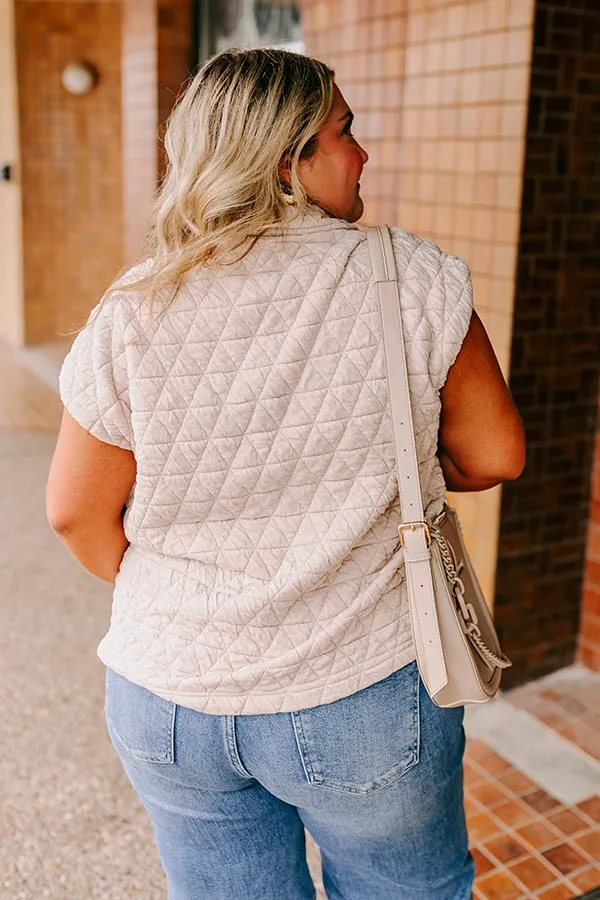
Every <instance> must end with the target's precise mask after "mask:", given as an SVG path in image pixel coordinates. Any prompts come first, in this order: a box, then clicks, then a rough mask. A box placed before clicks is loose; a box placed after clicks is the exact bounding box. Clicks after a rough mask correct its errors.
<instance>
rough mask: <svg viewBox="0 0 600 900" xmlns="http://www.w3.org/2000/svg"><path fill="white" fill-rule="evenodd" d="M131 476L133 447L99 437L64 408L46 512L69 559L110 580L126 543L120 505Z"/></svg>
mask: <svg viewBox="0 0 600 900" xmlns="http://www.w3.org/2000/svg"><path fill="white" fill-rule="evenodd" d="M135 476H136V464H135V459H134V456H133V453H131V452H130V451H129V450H122V449H121V448H120V447H114V446H113V445H112V444H105V443H104V442H103V441H99V440H98V439H97V438H95V437H94V436H93V435H91V434H90V433H89V432H87V431H86V430H85V429H84V428H82V427H81V425H79V423H78V422H76V421H75V419H73V418H72V416H70V415H69V413H68V412H66V411H65V413H64V414H63V420H62V424H61V428H60V433H59V435H58V443H57V445H56V450H55V452H54V458H53V460H52V465H51V467H50V474H49V476H48V485H47V488H46V513H47V516H48V521H49V523H50V525H51V527H52V528H53V529H54V531H55V532H56V533H57V535H58V537H59V538H60V539H61V541H62V542H63V544H65V545H66V546H67V547H68V548H69V550H70V551H71V553H72V554H73V556H74V557H75V559H77V560H78V562H80V563H81V565H82V566H84V568H86V569H87V570H88V572H91V573H92V574H93V575H97V576H98V578H103V579H104V580H105V581H110V582H113V581H114V580H115V577H116V575H117V572H118V570H119V566H120V564H121V560H122V559H123V554H124V553H125V550H126V549H127V543H128V542H127V538H126V537H125V532H124V531H123V520H122V511H123V507H124V505H125V501H126V500H127V497H128V496H129V492H130V490H131V488H132V486H133V483H134V481H135Z"/></svg>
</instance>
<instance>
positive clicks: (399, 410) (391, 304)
mask: <svg viewBox="0 0 600 900" xmlns="http://www.w3.org/2000/svg"><path fill="white" fill-rule="evenodd" d="M367 240H368V242H369V251H370V253H371V265H372V268H373V278H374V280H375V282H376V283H377V287H378V289H379V301H380V308H381V319H382V326H383V338H384V343H385V356H386V365H387V373H388V386H389V393H390V404H391V408H392V422H393V426H394V441H395V444H396V461H397V468H398V488H399V491H400V503H401V506H402V520H403V523H404V524H405V525H406V526H409V525H410V524H411V523H415V525H416V524H420V523H421V522H423V521H424V517H423V500H422V497H421V482H420V480H419V467H418V463H417V449H416V446H415V431H414V426H413V417H412V409H411V405H410V393H409V387H408V369H407V366H406V349H405V346H404V330H403V327H402V315H401V311H400V294H399V291H398V274H397V269H396V259H395V257H394V248H393V246H392V239H391V237H390V231H389V228H387V226H383V225H380V226H378V227H377V228H369V230H368V231H367Z"/></svg>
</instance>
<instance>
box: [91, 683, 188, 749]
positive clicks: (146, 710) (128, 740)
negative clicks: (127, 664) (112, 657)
mask: <svg viewBox="0 0 600 900" xmlns="http://www.w3.org/2000/svg"><path fill="white" fill-rule="evenodd" d="M176 709H177V706H176V704H175V703H171V702H170V701H169V700H163V699H162V697H157V695H156V694H153V693H152V692H151V691H147V690H146V688H143V687H140V686H139V685H137V684H133V683H132V682H131V681H128V680H127V678H123V676H122V675H117V673H116V672H113V670H112V669H107V670H106V725H107V728H108V733H109V735H110V739H111V740H112V742H113V744H114V745H115V749H116V750H117V751H118V752H119V753H122V752H123V751H124V752H125V753H126V754H127V755H128V756H130V757H131V758H132V759H137V760H139V761H141V762H151V763H159V764H161V763H162V764H163V765H164V764H171V763H173V762H174V758H175V752H174V743H175V712H176Z"/></svg>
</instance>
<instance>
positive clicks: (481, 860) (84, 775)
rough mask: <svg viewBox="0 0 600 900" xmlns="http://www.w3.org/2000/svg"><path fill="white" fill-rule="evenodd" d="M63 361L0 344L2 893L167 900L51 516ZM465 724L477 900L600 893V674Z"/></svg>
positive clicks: (105, 607) (94, 603) (101, 602)
mask: <svg viewBox="0 0 600 900" xmlns="http://www.w3.org/2000/svg"><path fill="white" fill-rule="evenodd" d="M56 365H57V356H56V354H55V353H54V355H52V354H48V353H44V352H40V351H25V352H21V353H19V354H15V353H13V352H12V351H9V350H8V349H6V348H5V349H4V350H2V349H1V348H0V510H1V514H0V570H1V571H2V580H1V582H0V712H1V719H0V720H1V721H2V723H3V735H2V737H3V741H2V743H3V747H4V753H3V754H1V755H0V786H1V787H2V803H1V805H0V900H38V898H51V900H125V898H129V897H132V898H139V900H159V898H160V900H164V898H165V888H164V878H163V875H162V872H161V870H160V866H159V863H158V859H157V855H156V851H155V849H154V844H153V841H152V835H151V829H150V827H149V825H148V822H147V820H146V817H145V814H144V812H143V810H142V809H141V807H140V805H139V803H138V801H137V799H136V798H135V796H134V794H133V793H132V791H131V789H130V788H129V785H128V783H127V781H126V779H125V777H124V775H123V774H122V771H121V768H120V765H119V763H118V761H117V759H116V757H115V754H114V752H113V750H112V747H111V746H110V743H109V741H108V739H107V737H106V733H105V729H104V722H103V712H102V706H103V697H102V692H103V669H102V666H101V665H100V663H99V662H98V661H97V660H96V655H95V649H96V645H97V643H98V641H99V639H100V637H101V636H102V634H103V633H104V630H105V628H106V625H107V622H108V617H109V611H110V589H109V587H108V586H107V585H104V584H103V583H101V582H99V581H97V580H96V579H94V578H92V577H91V576H88V575H87V574H86V573H85V572H84V571H83V570H82V569H80V568H79V566H78V565H77V564H76V563H75V562H73V560H71V559H70V558H69V556H68V554H67V553H66V552H65V551H63V550H62V548H61V547H60V546H59V544H58V543H57V541H56V538H55V537H54V536H53V535H52V534H51V533H50V531H49V529H48V527H47V525H46V522H45V516H44V501H43V498H44V485H45V480H46V473H47V470H48V465H49V461H50V457H51V453H52V449H53V445H54V439H55V438H54V436H55V433H56V429H57V427H58V422H59V418H60V405H59V403H58V401H57V398H56V394H55V391H54V384H55V374H56ZM467 730H468V734H469V735H470V738H469V742H468V755H467V761H466V766H465V772H466V783H467V811H468V817H469V825H470V833H471V842H472V847H473V851H474V855H475V857H476V860H477V866H478V880H477V884H476V889H475V895H474V896H475V898H476V900H515V898H538V900H568V898H572V897H575V896H578V895H579V894H581V893H583V892H584V891H587V890H590V889H591V888H593V887H596V886H598V885H600V865H599V864H598V860H600V762H599V760H598V756H600V751H598V753H596V752H595V749H597V748H599V747H600V741H599V740H597V738H598V737H599V736H600V679H599V678H598V676H594V675H592V674H591V673H588V672H586V671H584V670H580V669H577V668H573V669H569V670H564V671H563V672H562V673H558V674H557V675H555V676H552V677H551V678H550V679H548V680H544V681H542V682H538V683H536V684H535V685H528V686H526V687H525V688H520V689H518V690H517V691H515V692H512V693H510V694H508V695H505V696H504V697H502V698H500V700H498V701H494V703H493V704H488V705H487V706H485V707H483V708H476V709H471V710H469V713H468V717H467ZM310 859H311V863H312V864H313V866H314V865H315V863H316V861H317V855H316V853H315V852H314V850H313V851H311V854H310ZM322 896H323V895H322V894H320V897H322ZM248 900H260V898H248ZM281 900H286V898H283V897H282V898H281ZM365 900H369V898H365ZM432 900H434V898H432Z"/></svg>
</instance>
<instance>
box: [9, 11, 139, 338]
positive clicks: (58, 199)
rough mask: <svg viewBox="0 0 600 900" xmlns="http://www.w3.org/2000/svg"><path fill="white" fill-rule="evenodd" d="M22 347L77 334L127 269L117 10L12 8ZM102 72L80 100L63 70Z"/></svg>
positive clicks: (119, 41)
mask: <svg viewBox="0 0 600 900" xmlns="http://www.w3.org/2000/svg"><path fill="white" fill-rule="evenodd" d="M15 31H16V51H17V52H16V58H17V76H18V89H19V126H20V144H21V183H22V198H23V199H22V203H23V207H22V211H23V249H24V268H23V279H24V323H25V340H26V342H27V343H31V344H35V343H40V342H45V341H52V340H55V339H56V338H57V336H58V335H60V334H64V333H65V332H67V331H69V330H70V329H72V328H73V327H77V326H80V325H81V324H82V322H83V321H84V320H85V317H86V315H87V313H88V312H89V309H90V308H91V306H92V304H93V303H94V302H95V300H96V299H97V297H98V295H99V294H100V293H101V292H102V291H103V290H104V289H105V287H106V285H107V284H108V283H109V282H110V280H111V279H112V277H113V275H114V273H115V271H116V270H118V268H119V267H120V265H121V262H122V256H121V249H122V247H121V164H120V163H121V112H120V96H121V93H120V92H121V72H120V44H121V5H120V3H113V2H97V3H96V2H44V0H17V2H16V3H15ZM77 60H87V61H88V62H90V63H92V64H93V65H94V66H95V68H96V69H97V71H98V73H99V79H98V84H97V85H96V87H95V88H94V89H93V90H92V91H91V92H90V93H89V94H86V95H84V96H74V95H72V94H69V93H68V92H67V91H66V90H65V89H64V88H63V86H62V84H61V80H60V78H61V73H62V70H63V68H64V67H65V65H67V63H70V62H74V61H77Z"/></svg>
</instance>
